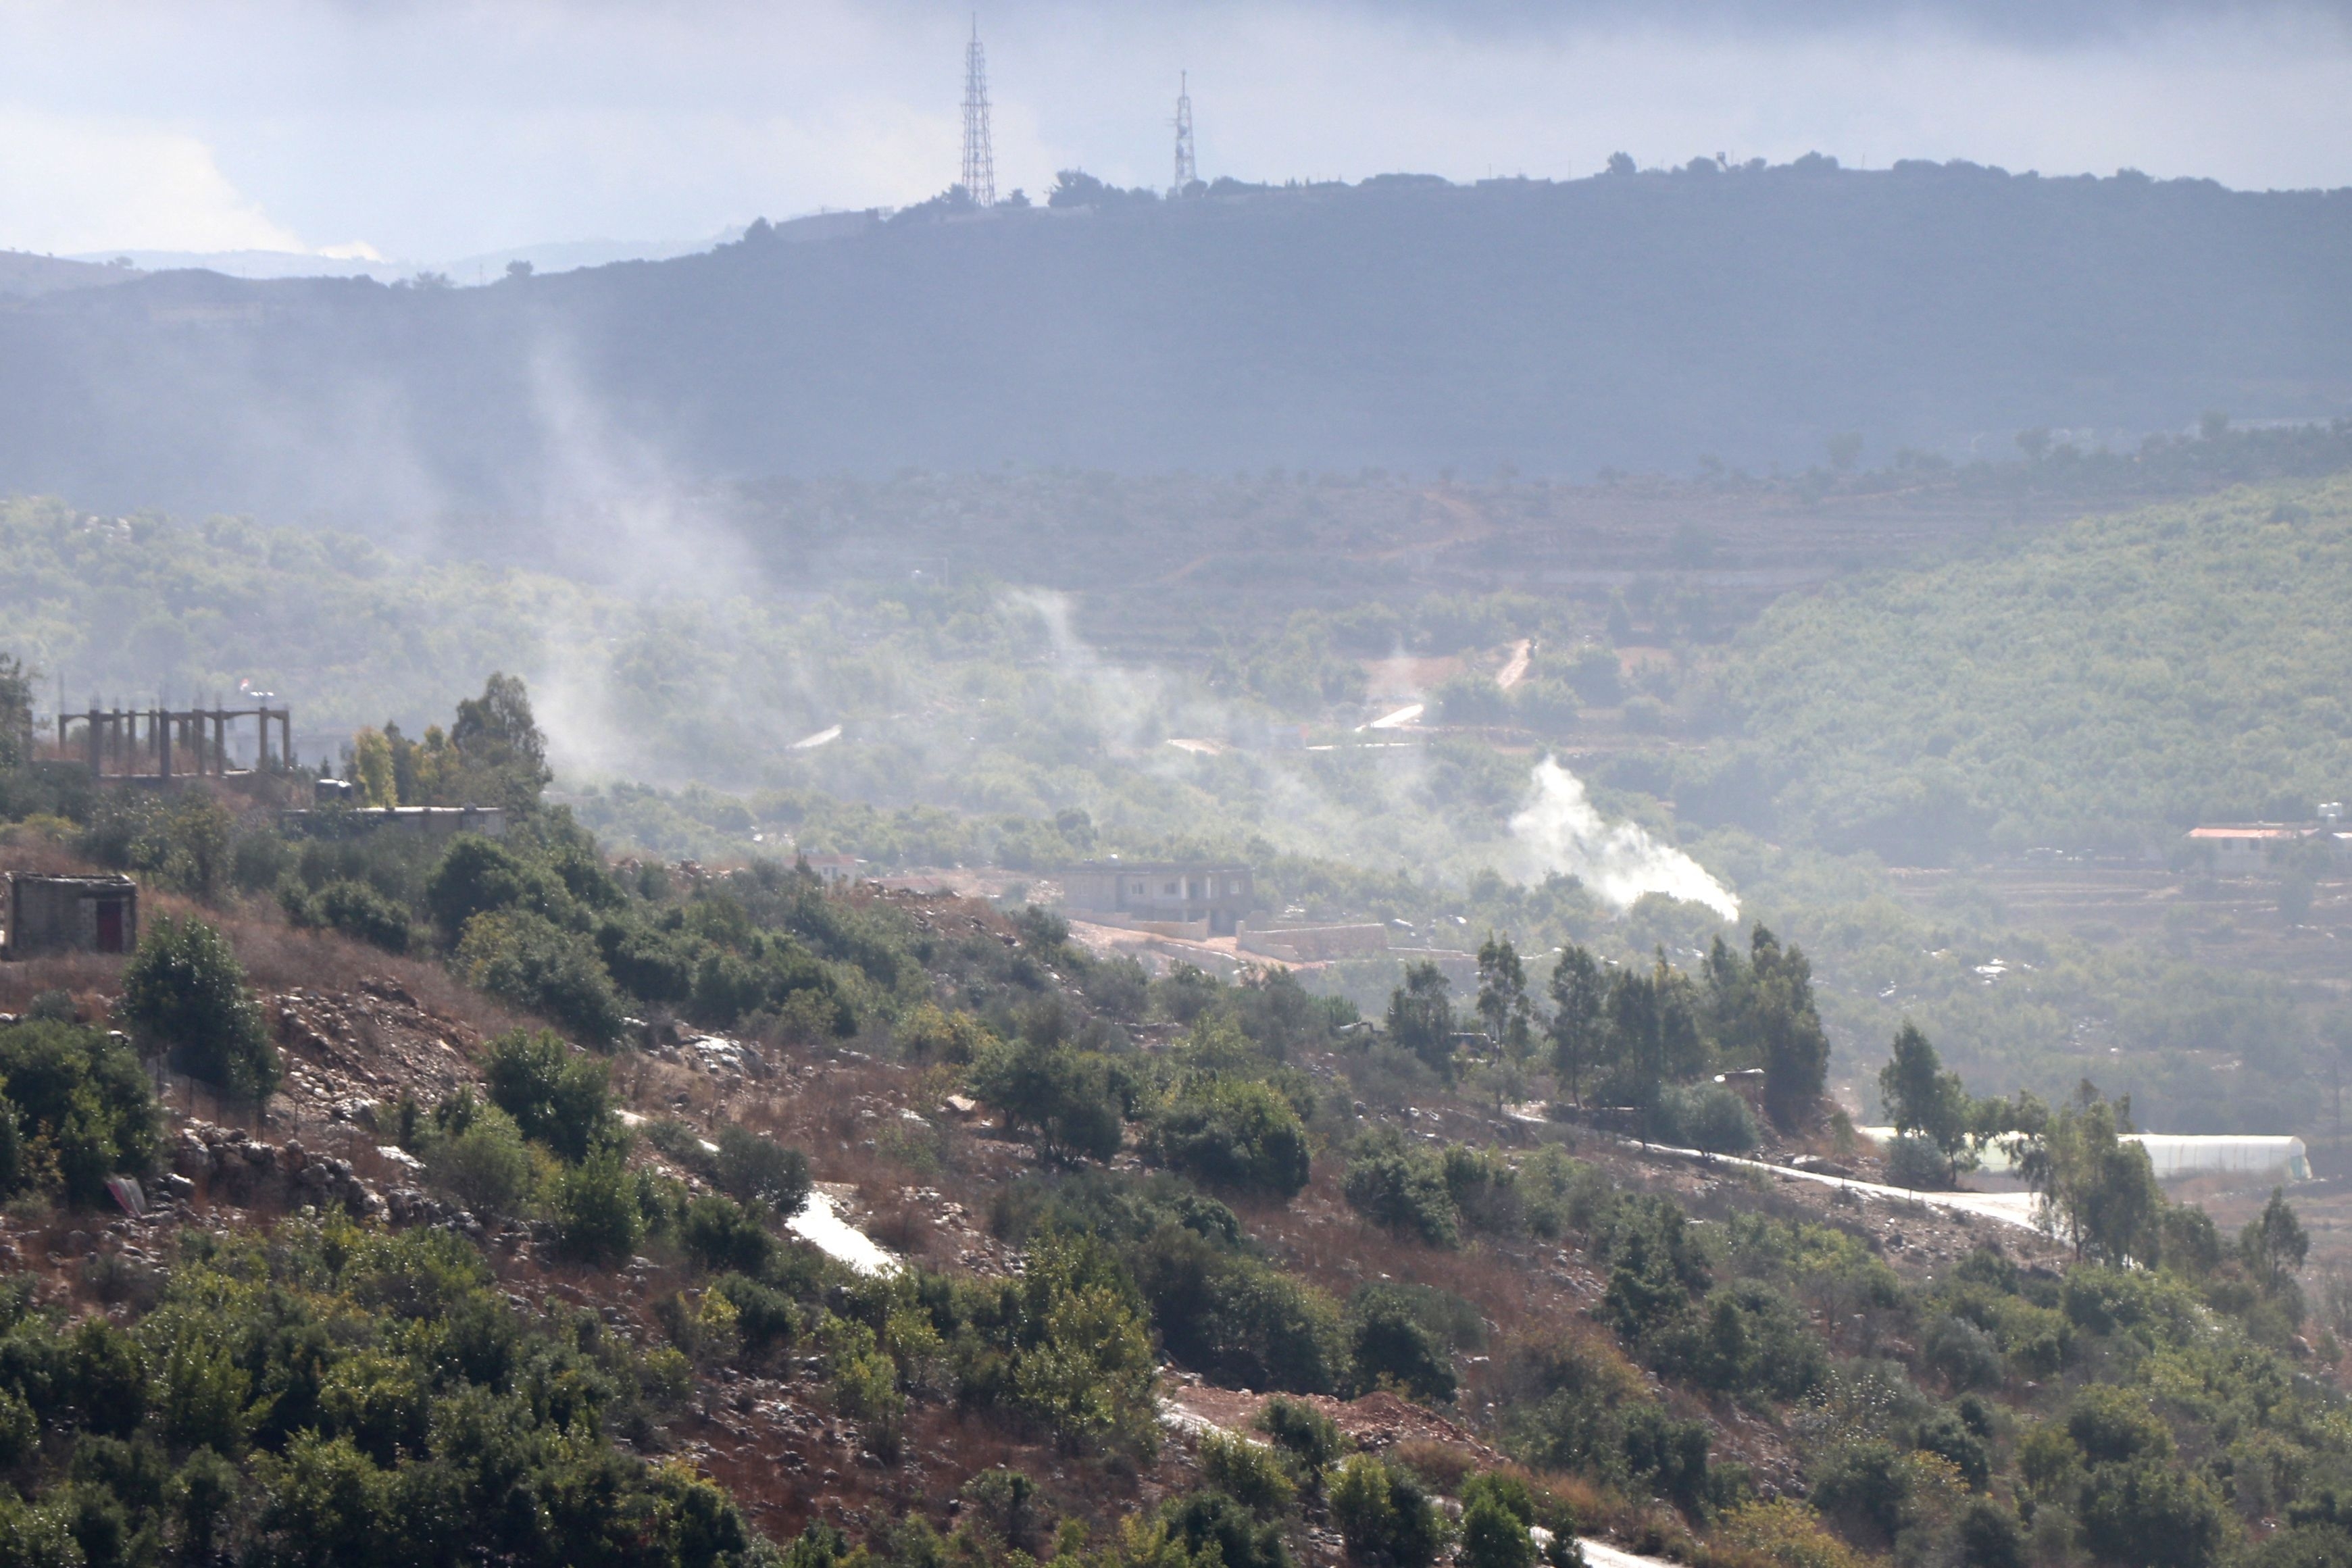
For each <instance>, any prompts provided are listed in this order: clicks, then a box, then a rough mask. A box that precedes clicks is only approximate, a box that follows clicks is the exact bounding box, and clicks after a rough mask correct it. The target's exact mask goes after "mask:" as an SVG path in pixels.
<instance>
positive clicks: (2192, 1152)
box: [1856, 1127, 2311, 1181]
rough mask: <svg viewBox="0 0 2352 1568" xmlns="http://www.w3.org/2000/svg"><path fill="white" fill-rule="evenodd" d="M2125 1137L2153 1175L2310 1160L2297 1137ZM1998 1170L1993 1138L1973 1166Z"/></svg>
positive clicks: (2285, 1171) (2239, 1172)
mask: <svg viewBox="0 0 2352 1568" xmlns="http://www.w3.org/2000/svg"><path fill="white" fill-rule="evenodd" d="M1856 1130H1857V1131H1859V1132H1860V1133H1861V1134H1863V1135H1864V1137H1868V1138H1871V1139H1874V1140H1875V1141H1877V1142H1878V1143H1880V1144H1882V1145H1883V1144H1885V1143H1888V1142H1891V1141H1892V1140H1893V1139H1894V1137H1895V1129H1894V1128H1892V1127H1862V1128H1858V1129H1856ZM2124 1136H2125V1137H2126V1138H2128V1139H2130V1140H2131V1141H2132V1142H2133V1143H2135V1144H2137V1145H2140V1146H2141V1147H2142V1148H2144V1149H2146V1150H2147V1163H2148V1164H2149V1165H2151V1166H2155V1167H2156V1175H2157V1179H2158V1180H2159V1181H2170V1180H2172V1179H2173V1178H2174V1177H2176V1176H2207V1175H2214V1174H2219V1175H2224V1176H2271V1177H2274V1178H2275V1179H2277V1180H2280V1181H2309V1180H2310V1179H2311V1160H2310V1157H2309V1155H2306V1154H2305V1150H2304V1146H2303V1140H2302V1139H2301V1138H2292V1137H2275V1136H2269V1135H2263V1136H2255V1135H2252V1134H2237V1133H2213V1134H2206V1133H2126V1134H2124ZM2009 1168H2010V1162H2009V1155H2008V1154H2007V1152H2006V1151H2005V1150H2004V1149H2003V1147H2002V1145H2000V1144H1999V1143H1994V1144H1992V1145H1989V1146H1988V1147H1987V1148H1986V1149H1985V1151H1984V1163H1983V1164H1982V1165H1981V1166H1979V1169H1981V1170H1983V1171H1985V1172H1987V1173H1988V1174H1990V1175H1995V1176H1998V1175H2000V1173H2002V1172H2004V1171H2007V1170H2008V1169H2009Z"/></svg>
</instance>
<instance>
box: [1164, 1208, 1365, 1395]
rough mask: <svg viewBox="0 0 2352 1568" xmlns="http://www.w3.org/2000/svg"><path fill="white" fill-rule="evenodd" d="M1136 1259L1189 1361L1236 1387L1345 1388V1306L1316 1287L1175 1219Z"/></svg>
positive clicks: (1177, 1353) (1173, 1343)
mask: <svg viewBox="0 0 2352 1568" xmlns="http://www.w3.org/2000/svg"><path fill="white" fill-rule="evenodd" d="M1131 1262H1132V1267H1133V1270H1134V1273H1135V1280H1136V1284H1137V1286H1138V1288H1139V1290H1140V1291H1142V1293H1143V1298H1144V1300H1145V1301H1147V1302H1148V1303H1150V1312H1151V1321H1152V1326H1153V1327H1154V1328H1156V1329H1157V1330H1158V1331H1159V1333H1160V1344H1161V1345H1162V1346H1163V1347H1164V1348H1165V1349H1166V1351H1167V1353H1168V1354H1169V1356H1170V1357H1171V1359H1172V1360H1174V1361H1176V1362H1177V1363H1179V1364H1181V1365H1184V1366H1188V1367H1191V1368H1192V1369H1193V1370H1195V1371H1197V1372H1200V1373H1201V1374H1202V1375H1204V1376H1208V1377H1212V1378H1214V1379H1215V1380H1216V1381H1218V1382H1219V1383H1221V1384H1223V1385H1227V1386H1229V1387H1240V1388H1261V1389H1277V1388H1278V1389H1284V1390H1286V1391H1288V1392H1291V1393H1294V1394H1328V1393H1331V1392H1333V1391H1334V1390H1336V1389H1337V1388H1338V1387H1339V1385H1340V1383H1341V1381H1342V1371H1343V1368H1344V1366H1345V1364H1346V1359H1347V1350H1346V1344H1345V1341H1344V1339H1343V1337H1342V1335H1341V1332H1340V1326H1339V1309H1338V1308H1337V1307H1335V1306H1334V1305H1333V1304H1332V1302H1331V1300H1330V1298H1329V1297H1328V1296H1326V1295H1325V1294H1323V1292H1322V1291H1318V1290H1317V1289H1315V1287H1314V1286H1312V1285H1309V1284H1307V1283H1305V1282H1303V1281H1298V1280H1295V1279H1292V1278H1291V1277H1289V1276H1288V1275H1286V1274H1284V1273H1282V1272H1281V1271H1280V1270H1276V1269H1275V1268H1273V1267H1271V1266H1269V1265H1268V1264H1266V1263H1265V1262H1264V1261H1262V1260H1258V1259H1255V1258H1252V1257H1250V1256H1248V1255H1246V1254H1244V1253H1241V1252H1238V1251H1235V1250H1233V1249H1231V1248H1230V1247H1229V1246H1221V1245H1219V1244H1217V1243H1216V1242H1213V1241H1211V1240H1209V1239H1206V1238H1204V1237H1202V1235H1200V1234H1199V1233H1197V1232H1196V1231H1193V1230H1191V1229H1188V1228H1185V1227H1183V1226H1181V1225H1176V1224H1163V1225H1161V1226H1160V1228H1157V1229H1156V1230H1154V1231H1153V1232H1152V1233H1151V1234H1150V1236H1149V1237H1148V1238H1146V1239H1144V1241H1143V1242H1142V1243H1141V1244H1140V1245H1139V1246H1138V1247H1137V1248H1136V1249H1135V1251H1134V1253H1133V1254H1132V1259H1131Z"/></svg>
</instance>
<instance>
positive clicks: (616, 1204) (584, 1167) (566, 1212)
mask: <svg viewBox="0 0 2352 1568" xmlns="http://www.w3.org/2000/svg"><path fill="white" fill-rule="evenodd" d="M555 1226H556V1245H557V1247H558V1248H560V1249H562V1252H563V1254H564V1256H566V1257H568V1258H577V1259H579V1260H582V1261H583V1262H590V1263H610V1262H613V1261H614V1260H618V1259H622V1258H626V1257H627V1256H628V1255H629V1254H630V1253H632V1252H634V1251H635V1250H636V1246H637V1239H638V1238H639V1237H640V1236H642V1235H643V1234H644V1233H645V1217H644V1215H643V1214H642V1213H641V1212H640V1211H639V1209H638V1207H637V1186H636V1181H635V1178H634V1177H632V1176H630V1174H629V1170H628V1167H627V1166H625V1165H624V1164H623V1163H622V1161H621V1155H620V1153H619V1151H618V1150H614V1149H606V1150H604V1151H603V1152H601V1153H598V1154H595V1155H590V1156H589V1157H588V1158H587V1159H585V1160H583V1161H581V1162H580V1163H579V1164H577V1165H574V1166H567V1167H566V1168H565V1169H564V1172H563V1174H562V1176H559V1177H558V1178H557V1179H556V1184H555Z"/></svg>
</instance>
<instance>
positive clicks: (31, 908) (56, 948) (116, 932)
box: [0, 871, 139, 958]
mask: <svg viewBox="0 0 2352 1568" xmlns="http://www.w3.org/2000/svg"><path fill="white" fill-rule="evenodd" d="M7 894H8V897H7V903H6V905H5V911H6V915H7V920H8V926H7V929H6V930H5V932H0V956H6V957H9V958H28V957H32V956H36V955H37V954H42V953H128V952H129V951H131V948H133V947H135V946H138V944H139V884H138V883H135V882H132V881H131V879H130V878H129V877H127V876H122V875H120V874H112V875H106V876H38V875H35V874H33V873H28V872H13V871H12V872H10V873H8V886H7Z"/></svg>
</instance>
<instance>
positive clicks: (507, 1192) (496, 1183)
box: [425, 1090, 531, 1216]
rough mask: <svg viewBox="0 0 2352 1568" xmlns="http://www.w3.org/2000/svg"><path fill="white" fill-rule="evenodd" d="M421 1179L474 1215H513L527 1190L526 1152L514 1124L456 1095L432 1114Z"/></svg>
mask: <svg viewBox="0 0 2352 1568" xmlns="http://www.w3.org/2000/svg"><path fill="white" fill-rule="evenodd" d="M434 1121H435V1124H436V1125H435V1129H434V1132H433V1134H432V1135H431V1136H430V1137H428V1138H427V1139H426V1141H425V1176H426V1178H427V1179H428V1180H430V1181H431V1182H432V1183H433V1184H434V1185H435V1186H438V1187H440V1188H441V1189H442V1190H444V1191H446V1192H447V1193H448V1194H449V1195H450V1196H451V1197H455V1198H456V1199H457V1201H458V1202H459V1203H462V1204H464V1205H465V1206H466V1207H467V1208H468V1209H469V1210H471V1211H472V1212H473V1213H475V1214H477V1215H485V1216H487V1215H502V1214H512V1213H514V1212H516V1211H517V1210H518V1209H519V1208H520V1207H521V1206H522V1200H523V1197H524V1195H525V1194H527V1193H528V1192H529V1191H530V1182H531V1167H530V1149H529V1148H528V1147H527V1146H526V1145H524V1143H523V1136H522V1133H521V1130H520V1129H519V1128H518V1127H516V1125H515V1124H514V1118H513V1117H511V1116H509V1115H508V1114H507V1113H505V1112H504V1111H501V1110H499V1108H498V1107H497V1106H495V1105H489V1104H485V1103H481V1102H479V1101H477V1100H476V1099H475V1098H474V1097H473V1095H472V1093H471V1092H470V1091H464V1090H461V1091H459V1092H457V1094H455V1095H453V1096H451V1097H450V1098H449V1099H447V1100H445V1101H443V1102H442V1103H441V1104H440V1105H439V1106H438V1107H436V1110H435V1112H434Z"/></svg>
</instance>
